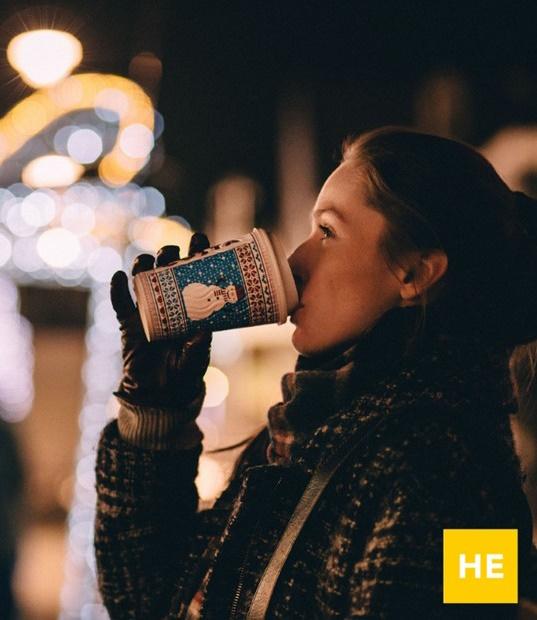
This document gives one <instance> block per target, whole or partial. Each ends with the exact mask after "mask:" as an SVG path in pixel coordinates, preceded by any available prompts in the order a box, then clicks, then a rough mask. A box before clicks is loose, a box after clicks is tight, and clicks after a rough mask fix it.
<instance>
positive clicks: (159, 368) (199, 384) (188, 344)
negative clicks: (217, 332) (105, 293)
mask: <svg viewBox="0 0 537 620" xmlns="http://www.w3.org/2000/svg"><path fill="white" fill-rule="evenodd" d="M208 247H209V241H208V239H207V237H206V236H205V235H204V234H203V233H195V234H194V235H193V236H192V238H191V240H190V246H189V250H188V255H189V256H191V255H192V254H194V253H196V252H200V251H201V250H204V249H206V248H208ZM178 259H179V247H178V246H174V245H166V246H164V247H163V248H161V249H160V250H159V251H158V253H157V258H156V265H155V264H154V263H155V259H154V257H153V256H151V255H150V254H140V255H139V256H137V257H136V259H135V260H134V263H133V267H132V275H133V276H134V275H136V274H137V273H140V272H141V271H147V270H149V269H153V268H154V267H155V266H156V267H162V266H165V265H168V264H169V263H171V262H173V261H176V260H178ZM110 297H111V300H112V306H113V307H114V310H115V312H116V316H117V319H118V321H119V326H120V329H121V343H122V354H123V377H122V379H121V382H120V384H119V388H118V390H117V392H114V394H115V395H116V396H118V397H119V398H121V399H123V400H125V401H127V402H128V403H131V404H133V405H140V406H144V405H146V406H151V407H170V408H173V407H181V406H182V405H184V404H187V403H189V402H191V401H192V400H193V399H194V398H195V397H196V396H198V395H199V394H200V392H201V390H202V389H203V376H204V375H205V371H206V370H207V367H208V365H209V358H210V351H211V340H212V334H211V332H198V333H197V334H195V335H194V336H191V337H184V338H176V339H173V340H159V341H155V342H148V341H147V339H146V337H145V334H144V330H143V327H142V322H141V319H140V314H139V312H138V310H137V308H136V306H135V305H134V302H133V300H132V298H131V295H130V292H129V287H128V280H127V274H126V273H125V272H124V271H117V272H116V273H115V274H114V275H113V276H112V280H111V283H110Z"/></svg>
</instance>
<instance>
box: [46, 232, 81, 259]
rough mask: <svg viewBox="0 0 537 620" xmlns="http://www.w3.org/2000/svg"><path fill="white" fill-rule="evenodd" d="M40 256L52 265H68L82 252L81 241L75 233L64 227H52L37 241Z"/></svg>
mask: <svg viewBox="0 0 537 620" xmlns="http://www.w3.org/2000/svg"><path fill="white" fill-rule="evenodd" d="M37 252H38V254H39V256H41V258H42V259H43V260H44V261H45V263H47V265H50V266H51V267H67V265H69V264H70V263H72V262H73V261H74V260H75V259H76V258H77V256H78V255H79V253H80V243H79V242H78V239H77V238H76V236H75V235H73V233H71V232H69V231H68V230H65V229H64V228H51V229H50V230H46V231H45V232H44V233H42V234H41V235H40V237H39V239H38V241H37Z"/></svg>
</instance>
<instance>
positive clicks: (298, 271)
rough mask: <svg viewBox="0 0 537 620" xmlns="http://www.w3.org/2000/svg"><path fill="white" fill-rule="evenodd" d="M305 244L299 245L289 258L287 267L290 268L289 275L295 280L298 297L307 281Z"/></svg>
mask: <svg viewBox="0 0 537 620" xmlns="http://www.w3.org/2000/svg"><path fill="white" fill-rule="evenodd" d="M305 245H306V244H305V242H304V243H302V244H301V245H299V246H298V247H297V248H296V250H295V251H294V252H293V253H292V254H291V256H289V259H288V260H289V266H290V267H291V273H292V274H293V278H294V280H295V284H296V287H297V290H298V296H299V297H300V296H301V294H302V289H303V288H304V283H305V281H306V279H307V263H306V248H305Z"/></svg>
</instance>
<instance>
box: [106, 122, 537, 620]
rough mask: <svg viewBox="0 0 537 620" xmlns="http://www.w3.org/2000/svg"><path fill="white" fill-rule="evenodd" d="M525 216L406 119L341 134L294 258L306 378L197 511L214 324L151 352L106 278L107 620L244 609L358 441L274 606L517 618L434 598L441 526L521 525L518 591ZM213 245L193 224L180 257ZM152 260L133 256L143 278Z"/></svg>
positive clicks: (528, 310)
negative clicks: (298, 511) (340, 453)
mask: <svg viewBox="0 0 537 620" xmlns="http://www.w3.org/2000/svg"><path fill="white" fill-rule="evenodd" d="M532 209H533V204H532V201H531V200H530V199H526V198H525V197H523V196H522V195H519V194H514V193H512V192H511V191H510V190H509V189H508V188H507V186H506V185H505V184H504V183H503V182H502V181H501V179H500V178H499V177H498V175H497V174H496V173H495V171H494V170H493V168H492V167H491V166H490V165H489V164H488V163H487V162H486V160H484V159H483V158H482V157H481V156H480V155H479V154H478V153H476V152H475V151H474V150H472V149H471V148H470V147H467V146H465V145H463V144H459V143H456V142H453V141H450V140H446V139H442V138H439V137H435V136H429V135H425V134H419V133H415V132H411V131H407V130H404V129H399V128H384V129H380V130H376V131H373V132H370V133H368V134H365V135H363V136H362V137H359V138H358V139H357V140H355V141H352V142H350V143H348V144H347V145H346V146H345V149H344V155H343V160H342V163H341V164H340V166H339V167H338V168H337V169H336V170H335V171H334V172H333V174H332V175H331V176H330V177H329V178H328V180H327V181H326V182H325V184H324V186H323V188H322V190H321V192H320V194H319V197H318V199H317V201H316V204H315V206H314V208H313V212H312V228H311V234H310V236H309V237H308V238H307V239H306V240H305V241H304V242H303V243H302V244H301V245H300V246H299V248H298V249H297V250H296V251H295V252H294V254H293V255H292V256H291V258H290V264H291V268H292V271H293V274H294V277H295V279H296V282H297V286H298V289H299V294H300V306H299V308H298V309H297V310H296V311H295V312H294V313H293V315H292V318H291V320H292V322H293V323H294V325H295V326H296V329H295V332H294V334H293V344H294V346H295V348H296V349H297V351H298V353H299V354H300V355H299V357H298V360H297V365H296V370H295V372H294V373H289V374H287V375H285V376H284V377H283V380H282V391H283V400H282V402H280V403H278V404H276V405H274V406H273V407H272V408H271V409H270V410H269V412H268V425H267V427H266V428H265V429H263V431H261V433H259V434H258V435H257V437H256V438H255V439H254V440H253V441H252V442H251V444H250V445H249V446H248V448H247V449H246V450H245V451H244V453H243V455H242V456H241V458H240V459H239V462H238V463H237V466H236V468H235V472H234V474H233V476H232V479H231V481H230V484H229V486H228V488H227V489H226V490H225V491H224V493H223V494H222V495H221V496H220V498H219V499H218V500H217V502H216V504H215V506H214V507H213V509H211V510H207V511H203V512H199V513H198V512H197V511H196V508H197V502H198V497H197V493H196V489H195V486H194V478H195V476H196V470H197V462H198V458H199V455H200V452H201V438H202V434H201V432H200V430H199V428H198V426H197V425H196V421H195V418H196V416H197V415H198V413H199V411H200V408H201V404H202V401H203V396H204V386H203V380H202V377H203V374H204V371H205V368H206V366H207V363H208V359H209V345H210V336H209V335H207V334H199V335H197V336H196V337H195V338H192V339H190V340H188V341H186V342H180V343H177V342H173V343H172V342H161V343H151V344H147V343H146V342H145V340H144V337H143V332H142V329H141V327H140V322H139V318H138V315H137V313H136V311H135V307H134V305H133V302H132V300H131V298H130V296H129V294H128V287H127V277H126V275H125V274H124V273H122V272H119V273H117V274H115V276H114V278H113V280H112V302H113V305H114V307H115V309H116V312H117V315H118V319H119V321H120V325H121V330H122V336H123V350H124V360H125V364H124V376H123V379H122V382H121V385H120V388H119V390H118V392H117V396H118V398H119V400H120V403H121V409H120V414H119V419H118V422H112V423H110V424H109V425H108V426H107V427H106V428H105V430H104V432H103V435H102V437H101V441H100V445H99V453H98V463H97V491H98V506H97V520H96V533H95V545H96V553H97V562H98V571H99V583H100V588H101V592H102V595H103V599H104V601H105V604H106V606H107V608H108V609H109V611H110V614H111V617H112V618H124V617H131V618H155V619H156V618H164V617H168V618H183V617H189V618H195V617H201V618H218V619H223V618H244V617H246V615H247V613H248V609H249V606H250V603H251V601H252V597H253V593H254V591H255V590H256V586H257V585H258V583H259V580H260V577H261V575H262V573H263V570H264V568H265V567H266V565H267V563H268V562H269V560H270V558H271V556H272V554H273V552H274V550H275V548H276V545H277V544H278V541H279V540H280V538H281V537H282V533H283V532H284V530H285V527H286V526H287V524H288V523H289V519H290V516H291V515H292V514H293V511H294V509H295V507H296V505H297V503H298V502H299V500H300V497H301V495H302V493H303V491H304V489H305V487H306V484H307V483H308V481H309V480H310V479H311V477H312V475H313V472H314V471H315V470H316V467H317V466H318V464H319V463H320V462H325V461H326V460H327V459H329V458H330V457H331V455H333V454H334V453H335V452H336V451H337V450H338V448H339V447H340V446H341V445H342V444H343V442H345V441H347V440H349V439H350V440H352V441H355V442H357V443H358V445H359V449H357V450H355V451H354V452H353V453H352V454H351V456H350V457H349V458H348V460H347V461H345V462H344V463H343V465H342V466H341V467H340V469H339V470H338V471H337V473H336V474H335V475H334V477H333V478H332V480H331V481H330V483H329V484H328V486H327V488H326V489H325V491H324V493H323V494H322V496H321V497H320V499H319V501H318V502H317V504H316V505H315V507H314V508H313V510H312V512H311V514H310V517H309V518H308V520H307V521H306V523H305V525H304V527H303V529H302V532H301V533H300V535H299V537H298V539H297V540H296V542H295V544H294V545H293V548H292V550H291V552H290V554H289V557H288V559H287V561H286V562H285V564H284V566H283V570H282V572H281V574H280V576H279V579H278V581H277V584H276V587H275V589H274V592H273V595H272V597H271V598H270V606H269V608H268V613H267V617H271V618H285V619H286V620H288V619H291V618H307V619H309V618H349V617H367V618H406V617H409V618H413V617H416V616H418V615H419V614H421V615H423V616H424V617H426V618H461V617H471V618H478V617H479V618H496V617H497V618H507V617H513V614H514V613H515V609H514V608H515V606H514V605H493V606H491V605H485V606H482V605H444V604H443V602H442V601H443V599H442V535H443V529H444V528H517V529H518V540H519V549H518V554H519V573H520V574H519V593H520V594H521V595H522V594H524V593H525V592H527V591H529V589H530V587H531V584H530V583H529V576H528V575H529V568H528V566H529V562H530V551H531V518H530V514H529V509H528V506H527V503H526V501H525V498H524V495H523V493H522V490H521V488H520V479H519V478H520V476H519V470H518V464H517V462H516V458H515V456H514V452H513V446H512V442H511V436H510V431H509V413H512V412H513V411H514V409H515V407H514V403H513V401H512V393H511V389H510V385H509V377H508V356H509V354H510V352H511V350H512V347H513V345H515V344H518V343H520V342H524V341H527V340H530V339H531V338H534V337H536V336H537V321H536V319H535V317H536V316H537V314H536V312H535V310H536V308H535V301H533V300H534V299H535V298H537V296H535V295H529V294H528V293H529V291H531V292H534V291H536V290H537V270H536V269H535V267H536V265H537V260H536V259H537V249H536V244H535V237H534V234H535V231H536V230H537V227H535V226H534V224H535V214H534V213H535V211H532ZM532 218H533V223H532V222H531V221H530V220H531V219H532ZM206 245H207V241H206V239H205V238H204V237H203V236H202V235H195V236H194V237H193V240H192V243H191V248H190V251H191V252H192V251H197V250H199V249H200V248H203V247H206ZM178 251H179V250H178V248H172V247H166V248H163V249H162V250H161V251H160V252H159V253H158V255H157V264H158V265H162V264H166V263H167V262H170V261H172V260H174V259H176V258H177V257H178ZM153 263H154V260H153V257H151V256H149V255H142V256H140V257H138V259H137V260H136V261H135V264H134V267H133V273H137V272H139V271H140V270H143V269H149V268H152V267H153V266H154V264H153ZM528 297H529V298H530V301H529V302H528V299H527V298H528ZM522 302H524V303H522ZM530 302H531V304H533V305H531V304H530ZM536 591H537V588H536Z"/></svg>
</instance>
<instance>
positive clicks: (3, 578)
mask: <svg viewBox="0 0 537 620" xmlns="http://www.w3.org/2000/svg"><path fill="white" fill-rule="evenodd" d="M22 488H23V471H22V464H21V460H20V457H19V452H18V447H17V442H16V440H15V436H14V434H13V431H12V429H11V426H10V425H9V424H8V423H7V422H5V421H4V420H2V415H1V412H0V532H1V535H0V618H2V620H15V618H17V617H18V616H17V613H16V609H15V602H14V599H13V592H12V587H11V578H12V575H13V569H14V566H15V557H16V543H17V530H18V523H19V521H20V518H19V517H20V504H21V498H22Z"/></svg>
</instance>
